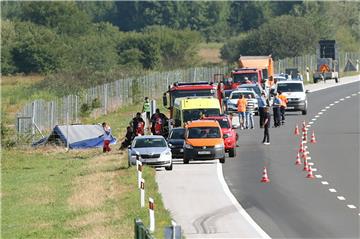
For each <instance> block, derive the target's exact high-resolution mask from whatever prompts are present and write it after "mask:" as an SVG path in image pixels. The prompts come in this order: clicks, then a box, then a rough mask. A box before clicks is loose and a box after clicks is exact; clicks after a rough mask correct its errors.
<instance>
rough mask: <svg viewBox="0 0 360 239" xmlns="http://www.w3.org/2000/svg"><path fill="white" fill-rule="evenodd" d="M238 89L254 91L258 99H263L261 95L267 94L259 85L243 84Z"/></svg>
mask: <svg viewBox="0 0 360 239" xmlns="http://www.w3.org/2000/svg"><path fill="white" fill-rule="evenodd" d="M238 89H248V90H253V91H254V92H255V93H256V96H257V97H261V93H262V92H265V91H264V89H263V88H262V86H261V85H259V84H243V85H240V86H239V87H238Z"/></svg>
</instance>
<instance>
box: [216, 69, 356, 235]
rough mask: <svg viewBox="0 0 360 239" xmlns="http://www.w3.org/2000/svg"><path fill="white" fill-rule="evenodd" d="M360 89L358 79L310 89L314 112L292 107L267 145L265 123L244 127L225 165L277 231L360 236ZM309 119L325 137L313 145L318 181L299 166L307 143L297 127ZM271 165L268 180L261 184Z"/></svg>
mask: <svg viewBox="0 0 360 239" xmlns="http://www.w3.org/2000/svg"><path fill="white" fill-rule="evenodd" d="M357 77H358V76H357ZM318 84H324V83H323V82H320V83H318ZM359 92H360V83H359V82H355V83H351V84H347V85H343V86H337V87H333V88H329V89H324V90H321V91H317V92H311V93H309V95H308V101H309V109H308V115H306V116H302V115H301V114H300V113H288V114H287V117H286V125H285V126H282V127H280V128H271V129H270V141H271V145H268V146H267V145H263V144H262V143H261V140H262V137H263V131H262V130H261V129H258V128H257V129H254V130H242V131H240V130H239V135H240V137H239V144H240V147H239V148H238V152H237V153H238V154H237V155H238V156H237V158H236V159H234V160H231V159H229V158H228V159H227V161H226V163H225V164H224V165H223V174H224V178H225V181H226V183H227V184H228V186H229V188H230V191H231V192H232V193H233V195H234V196H235V197H236V199H237V200H238V201H239V203H240V204H241V206H242V207H243V208H244V209H245V210H246V212H247V213H248V214H249V215H250V216H251V217H252V218H253V219H254V221H255V222H256V223H257V224H258V225H259V226H260V227H261V228H262V229H263V230H264V231H265V232H266V233H267V234H268V235H269V236H270V237H272V238H359V236H360V235H359V219H360V214H359V207H360V205H359V179H360V178H359V171H360V170H359V156H360V153H359V145H360V144H359V143H360V142H359V131H360V129H359V128H360V126H359V125H360V120H359V117H360V116H359V114H360V113H359V108H360V95H359ZM346 97H347V98H346ZM341 99H342V100H341ZM337 101H338V102H337ZM331 104H333V105H331ZM319 112H321V113H320V114H319ZM255 120H256V123H257V127H258V117H255ZM303 120H305V121H306V122H311V123H309V125H310V128H309V136H308V137H309V138H310V134H311V133H312V130H314V131H315V134H316V138H317V141H318V142H317V143H316V144H310V143H308V144H307V145H308V147H309V152H310V157H311V160H310V162H312V163H313V166H312V167H313V168H315V169H316V170H317V171H316V172H314V175H315V176H316V177H317V178H315V179H308V178H306V175H307V173H306V172H303V171H302V168H303V167H302V166H295V164H294V163H295V160H296V154H297V151H298V149H299V144H300V138H299V136H295V135H294V134H293V133H294V127H295V125H296V124H299V127H301V123H302V121H303ZM272 124H273V122H272ZM264 166H266V167H267V170H268V174H269V178H270V180H271V181H270V183H267V184H266V183H260V180H261V176H262V171H263V167H264Z"/></svg>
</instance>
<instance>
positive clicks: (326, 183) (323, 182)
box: [321, 181, 329, 185]
mask: <svg viewBox="0 0 360 239" xmlns="http://www.w3.org/2000/svg"><path fill="white" fill-rule="evenodd" d="M321 184H323V185H329V183H328V182H327V181H321Z"/></svg>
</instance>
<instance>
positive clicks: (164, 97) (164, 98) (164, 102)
mask: <svg viewBox="0 0 360 239" xmlns="http://www.w3.org/2000/svg"><path fill="white" fill-rule="evenodd" d="M162 99H163V106H164V107H166V106H167V104H168V102H167V97H166V93H165V94H164V95H163V98H162Z"/></svg>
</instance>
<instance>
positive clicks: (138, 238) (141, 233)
mask: <svg viewBox="0 0 360 239" xmlns="http://www.w3.org/2000/svg"><path fill="white" fill-rule="evenodd" d="M135 239H154V238H153V237H152V236H151V233H150V231H149V230H148V229H147V228H146V227H145V225H144V223H143V222H142V221H141V220H140V219H138V218H137V219H135Z"/></svg>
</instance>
